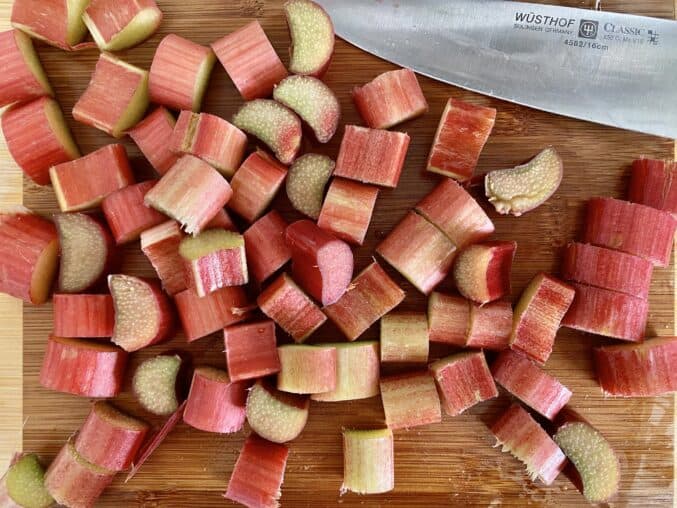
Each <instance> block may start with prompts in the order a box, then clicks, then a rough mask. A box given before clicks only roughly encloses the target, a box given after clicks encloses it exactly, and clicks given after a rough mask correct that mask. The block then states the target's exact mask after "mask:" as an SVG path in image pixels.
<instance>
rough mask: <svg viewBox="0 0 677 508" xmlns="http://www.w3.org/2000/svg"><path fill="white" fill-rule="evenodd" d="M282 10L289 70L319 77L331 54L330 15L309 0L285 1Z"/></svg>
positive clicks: (326, 66) (326, 67) (332, 35)
mask: <svg viewBox="0 0 677 508" xmlns="http://www.w3.org/2000/svg"><path fill="white" fill-rule="evenodd" d="M284 13H285V16H286V17H287V26H288V27H289V35H290V37H291V47H290V48H289V54H290V62H289V70H290V71H291V72H292V73H293V74H302V75H306V76H315V77H318V78H320V77H322V76H323V75H324V73H325V72H326V71H327V69H328V68H329V63H330V62H331V58H332V55H333V54H334V25H333V23H332V21H331V18H330V17H329V15H328V14H327V12H326V11H325V10H324V9H323V8H322V7H321V6H320V5H318V4H317V3H315V2H313V1H311V0H288V1H287V2H285V4H284Z"/></svg>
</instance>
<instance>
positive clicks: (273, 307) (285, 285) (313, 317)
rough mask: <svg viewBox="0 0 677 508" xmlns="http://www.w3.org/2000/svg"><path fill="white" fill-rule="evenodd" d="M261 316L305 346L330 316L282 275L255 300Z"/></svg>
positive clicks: (287, 276)
mask: <svg viewBox="0 0 677 508" xmlns="http://www.w3.org/2000/svg"><path fill="white" fill-rule="evenodd" d="M256 302H257V304H258V306H259V308H260V309H261V312H263V313H264V314H265V315H266V316H268V317H269V318H270V319H272V320H273V321H275V322H276V323H277V324H278V325H280V327H281V328H282V329H283V330H284V331H285V332H287V333H288V334H289V335H291V336H292V338H293V339H294V341H296V342H303V341H304V340H306V339H307V338H308V337H310V336H311V335H312V334H313V332H314V331H315V330H317V329H318V328H319V327H320V326H322V325H323V324H324V322H325V321H326V320H327V316H325V315H324V313H323V312H322V311H321V310H320V308H319V307H318V306H317V305H315V303H314V302H313V301H312V300H311V299H310V298H308V296H307V295H306V294H305V293H304V292H303V290H302V289H301V288H299V287H298V286H297V285H296V283H295V282H294V281H293V280H292V279H291V277H289V275H287V274H286V273H283V274H282V275H280V276H279V277H278V278H277V279H275V280H274V281H273V282H272V283H271V284H270V285H269V286H268V287H267V288H266V289H265V290H263V292H261V294H260V295H259V297H258V298H257V300H256Z"/></svg>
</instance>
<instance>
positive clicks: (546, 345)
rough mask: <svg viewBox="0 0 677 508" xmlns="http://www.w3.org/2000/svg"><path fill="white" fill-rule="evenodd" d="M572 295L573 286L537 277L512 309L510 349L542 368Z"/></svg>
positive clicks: (548, 276)
mask: <svg viewBox="0 0 677 508" xmlns="http://www.w3.org/2000/svg"><path fill="white" fill-rule="evenodd" d="M575 294H576V290H575V289H574V288H573V287H572V286H570V285H568V284H565V283H564V282H562V281H560V280H558V279H556V278H555V277H552V276H551V275H548V274H545V273H540V274H538V275H536V277H534V278H533V280H532V281H531V282H530V283H529V285H528V286H527V288H526V289H525V290H524V292H523V293H522V296H521V297H520V300H519V302H518V303H517V306H516V307H515V313H514V317H513V327H512V334H511V335H510V348H511V349H513V350H515V351H519V352H520V353H522V354H524V355H526V356H527V357H529V358H531V359H532V360H534V361H535V362H536V363H538V364H540V365H543V364H545V362H546V361H547V360H548V358H549V357H550V353H552V347H553V344H554V343H555V335H556V334H557V330H558V329H559V327H560V323H561V321H562V318H563V317H564V316H565V314H566V312H567V310H568V309H569V306H570V305H571V302H572V301H573V300H574V295H575Z"/></svg>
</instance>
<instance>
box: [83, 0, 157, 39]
mask: <svg viewBox="0 0 677 508" xmlns="http://www.w3.org/2000/svg"><path fill="white" fill-rule="evenodd" d="M82 21H83V22H84V23H85V25H86V26H87V28H88V29H89V33H91V34H92V38H93V39H94V42H96V45H97V46H99V49H100V50H101V51H121V50H123V49H127V48H131V47H133V46H136V45H138V44H141V43H142V42H143V41H145V40H146V39H148V38H149V37H150V36H151V35H153V34H154V33H155V32H156V31H157V29H158V28H159V27H160V23H161V22H162V11H161V10H160V9H159V8H158V6H157V4H156V3H155V0H92V1H91V2H89V5H88V6H87V9H85V12H84V14H83V15H82Z"/></svg>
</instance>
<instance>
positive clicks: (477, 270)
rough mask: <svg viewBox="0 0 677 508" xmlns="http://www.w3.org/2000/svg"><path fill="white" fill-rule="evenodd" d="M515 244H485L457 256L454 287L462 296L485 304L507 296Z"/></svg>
mask: <svg viewBox="0 0 677 508" xmlns="http://www.w3.org/2000/svg"><path fill="white" fill-rule="evenodd" d="M516 249H517V242H501V241H497V242H485V243H477V244H474V245H470V246H468V247H466V248H465V249H463V250H462V251H461V252H459V254H458V256H457V257H456V262H455V263H454V283H455V284H456V289H458V292H459V293H461V294H462V295H463V296H465V297H466V298H468V299H469V300H472V301H474V302H477V303H479V304H485V303H489V302H493V301H494V300H498V299H499V298H503V297H506V296H510V273H511V270H512V261H513V259H514V258H515V250H516Z"/></svg>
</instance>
